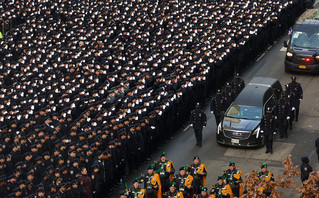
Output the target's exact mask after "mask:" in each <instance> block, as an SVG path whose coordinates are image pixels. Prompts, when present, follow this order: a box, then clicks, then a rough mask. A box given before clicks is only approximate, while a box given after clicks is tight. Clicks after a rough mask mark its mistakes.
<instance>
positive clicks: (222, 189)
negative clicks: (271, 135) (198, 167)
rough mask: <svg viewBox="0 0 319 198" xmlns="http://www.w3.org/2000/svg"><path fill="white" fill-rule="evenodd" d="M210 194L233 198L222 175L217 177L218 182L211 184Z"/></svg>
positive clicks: (222, 197)
mask: <svg viewBox="0 0 319 198" xmlns="http://www.w3.org/2000/svg"><path fill="white" fill-rule="evenodd" d="M211 194H214V195H215V197H217V198H233V192H232V190H231V188H230V186H229V184H225V183H224V178H223V177H222V176H219V177H218V183H217V184H215V185H213V186H212V190H211Z"/></svg>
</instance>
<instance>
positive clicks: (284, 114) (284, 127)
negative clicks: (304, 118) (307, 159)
mask: <svg viewBox="0 0 319 198" xmlns="http://www.w3.org/2000/svg"><path fill="white" fill-rule="evenodd" d="M288 108H289V104H288V103H287V101H286V99H285V98H284V96H283V95H281V98H280V99H279V100H278V102H277V104H276V107H275V115H276V116H277V121H278V129H279V134H280V138H283V137H285V138H288V120H289V119H290V117H289V114H290V109H288Z"/></svg>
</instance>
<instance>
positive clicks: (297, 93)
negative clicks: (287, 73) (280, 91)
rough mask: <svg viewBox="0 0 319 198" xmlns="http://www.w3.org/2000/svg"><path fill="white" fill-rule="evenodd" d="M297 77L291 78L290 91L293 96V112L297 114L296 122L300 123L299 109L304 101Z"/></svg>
mask: <svg viewBox="0 0 319 198" xmlns="http://www.w3.org/2000/svg"><path fill="white" fill-rule="evenodd" d="M296 79H297V78H296V77H295V76H292V77H291V82H290V83H289V84H288V86H289V90H290V96H291V100H292V102H291V106H292V110H293V111H294V113H295V116H294V117H295V121H296V122H298V118H299V107H300V101H301V100H302V99H303V91H302V87H301V85H300V83H298V82H297V81H296Z"/></svg>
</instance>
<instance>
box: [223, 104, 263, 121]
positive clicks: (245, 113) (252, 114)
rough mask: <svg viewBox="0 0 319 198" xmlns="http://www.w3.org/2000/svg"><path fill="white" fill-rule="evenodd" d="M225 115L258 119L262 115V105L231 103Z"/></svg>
mask: <svg viewBox="0 0 319 198" xmlns="http://www.w3.org/2000/svg"><path fill="white" fill-rule="evenodd" d="M226 116H227V117H231V118H239V119H248V120H260V119H261V116H262V107H253V106H244V105H237V104H233V105H232V106H231V107H230V108H229V109H228V111H227V113H226Z"/></svg>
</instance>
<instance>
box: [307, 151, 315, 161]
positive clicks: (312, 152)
mask: <svg viewBox="0 0 319 198" xmlns="http://www.w3.org/2000/svg"><path fill="white" fill-rule="evenodd" d="M314 153H315V151H314V150H312V151H311V153H310V155H309V157H308V158H309V159H310V158H311V156H312V155H313V154H314Z"/></svg>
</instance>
